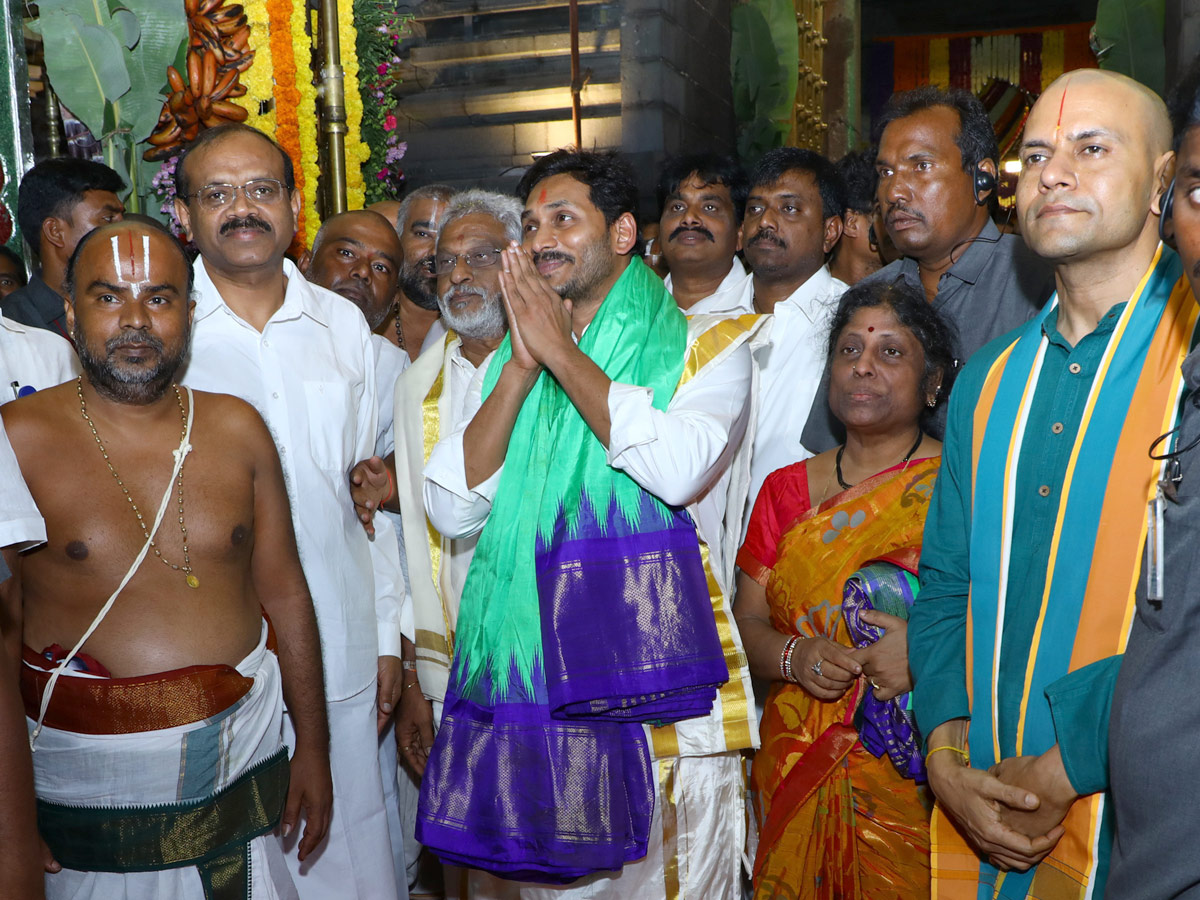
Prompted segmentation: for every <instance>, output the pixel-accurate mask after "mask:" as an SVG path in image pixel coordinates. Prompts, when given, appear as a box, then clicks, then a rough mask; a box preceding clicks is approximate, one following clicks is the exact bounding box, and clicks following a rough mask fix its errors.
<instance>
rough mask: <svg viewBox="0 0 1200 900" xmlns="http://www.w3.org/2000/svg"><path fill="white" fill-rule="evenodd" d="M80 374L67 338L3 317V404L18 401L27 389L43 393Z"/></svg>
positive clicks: (0, 352) (0, 319)
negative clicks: (21, 392) (19, 396)
mask: <svg viewBox="0 0 1200 900" xmlns="http://www.w3.org/2000/svg"><path fill="white" fill-rule="evenodd" d="M80 371H81V370H80V368H79V358H78V357H77V356H75V350H74V349H73V348H72V347H71V345H70V344H69V343H68V342H67V341H66V339H65V338H61V337H59V336H58V335H57V334H55V333H54V332H52V331H47V330H46V329H44V328H30V327H29V326H27V325H22V324H21V323H20V322H14V321H13V320H12V319H8V318H5V317H4V316H0V403H7V402H8V401H9V400H15V399H16V398H17V394H18V393H19V392H20V391H21V390H22V389H24V388H33V389H34V390H35V391H41V390H45V389H46V388H51V387H54V386H56V385H59V384H62V383H63V382H64V381H69V380H70V379H72V378H74V377H75V376H76V375H78V374H79V373H80ZM25 393H28V391H25Z"/></svg>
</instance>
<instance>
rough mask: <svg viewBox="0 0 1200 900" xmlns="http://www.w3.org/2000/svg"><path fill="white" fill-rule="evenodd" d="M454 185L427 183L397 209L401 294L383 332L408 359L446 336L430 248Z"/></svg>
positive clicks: (435, 243)
mask: <svg viewBox="0 0 1200 900" xmlns="http://www.w3.org/2000/svg"><path fill="white" fill-rule="evenodd" d="M453 194H454V189H453V188H452V187H450V186H449V185H445V184H427V185H424V186H423V187H419V188H417V189H416V190H415V191H412V192H411V193H410V194H409V195H408V196H407V197H405V198H404V202H403V203H401V204H400V210H399V212H397V213H396V231H397V233H398V234H399V235H400V247H401V249H402V250H403V251H404V258H403V261H402V262H401V264H400V294H399V296H398V297H397V299H396V306H395V312H394V313H393V315H392V320H391V325H392V327H391V328H385V329H384V330H383V332H382V333H383V334H385V335H387V338H388V340H393V339H394V340H395V342H396V344H397V346H399V347H400V349H401V350H403V351H405V352H406V353H407V354H408V356H409V358H410V359H414V360H415V359H416V358H417V357H418V356H419V355H420V354H421V352H422V351H424V350H426V349H428V348H429V347H431V346H432V345H434V344H435V343H437V342H438V341H439V340H441V339H442V337H444V336H445V333H446V331H445V328H444V327H443V325H442V322H441V319H440V318H439V317H438V303H437V284H436V282H435V281H434V275H433V251H434V248H435V247H436V245H437V238H438V229H437V224H438V222H439V221H440V220H441V219H442V217H443V216H444V214H445V212H446V204H447V203H448V202H449V201H450V198H451V197H452V196H453Z"/></svg>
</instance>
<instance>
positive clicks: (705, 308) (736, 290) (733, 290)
mask: <svg viewBox="0 0 1200 900" xmlns="http://www.w3.org/2000/svg"><path fill="white" fill-rule="evenodd" d="M752 278H753V276H752V275H751V274H750V273H749V272H747V271H746V267H745V266H743V265H742V261H741V260H740V259H738V258H737V257H736V256H735V257H734V258H733V263H732V264H731V265H730V267H729V272H728V274H726V276H725V277H724V278H722V279H721V284H720V285H719V286H718V287H717V289H716V291H714V292H713V293H711V294H709V295H708V296H707V297H705V298H704V299H703V300H697V301H696V302H695V303H693V304H692V305H691V306H690V307H688V308H687V309H685V310H684V311H683V314H684V315H685V316H698V315H700V314H701V313H708V314H711V315H741V314H742V313H752V312H754V288H753V287H751V288H750V292H749V294H748V295H747V293H746V285H747V284H749V283H750V281H751V279H752ZM672 284H673V282H672V281H671V276H670V275H669V274H668V275H667V277H666V278H665V279H664V280H663V285H664V286H665V287H666V289H667V290H668V291H670V292H671V295H672V296H674V295H675V291H674V289H673V288H672V287H671V285H672Z"/></svg>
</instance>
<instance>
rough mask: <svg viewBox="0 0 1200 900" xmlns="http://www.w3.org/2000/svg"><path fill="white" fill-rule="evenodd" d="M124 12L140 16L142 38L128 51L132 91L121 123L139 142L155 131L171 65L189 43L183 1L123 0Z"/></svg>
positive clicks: (127, 98) (127, 61)
mask: <svg viewBox="0 0 1200 900" xmlns="http://www.w3.org/2000/svg"><path fill="white" fill-rule="evenodd" d="M121 10H122V11H124V12H128V13H129V14H131V15H133V16H134V17H136V19H137V21H138V22H139V23H140V26H141V37H140V39H139V41H138V43H137V46H136V47H135V48H134V49H133V50H132V51H129V50H127V51H125V64H126V66H127V67H128V70H129V79H130V83H131V88H130V91H129V94H128V95H126V96H125V97H123V98H122V100H121V122H122V124H123V125H124V127H126V128H128V129H129V130H130V132H131V134H132V137H133V141H134V142H135V143H137V142H141V141H144V140H145V139H146V138H148V137H149V136H150V132H152V131H153V130H154V126H155V124H157V122H158V116H159V113H160V112H161V111H162V105H163V101H164V100H165V99H166V97H165V96H164V93H165V92H166V90H167V66H169V65H172V64H173V63H174V62H175V60H176V58H177V57H178V55H179V51H180V48H181V47H182V46H183V44H184V42H185V41H186V40H187V18H186V17H185V15H184V11H183V0H173V2H172V0H121Z"/></svg>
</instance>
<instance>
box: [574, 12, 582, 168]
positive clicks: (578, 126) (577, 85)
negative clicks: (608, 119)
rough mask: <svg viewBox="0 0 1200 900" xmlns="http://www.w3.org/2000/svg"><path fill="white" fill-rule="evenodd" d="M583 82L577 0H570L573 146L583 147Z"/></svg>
mask: <svg viewBox="0 0 1200 900" xmlns="http://www.w3.org/2000/svg"><path fill="white" fill-rule="evenodd" d="M582 91H583V82H582V78H581V76H580V74H579V0H571V124H572V125H574V126H575V146H576V147H577V148H580V149H582V147H583V114H582V111H581V110H580V104H579V95H580V93H582Z"/></svg>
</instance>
